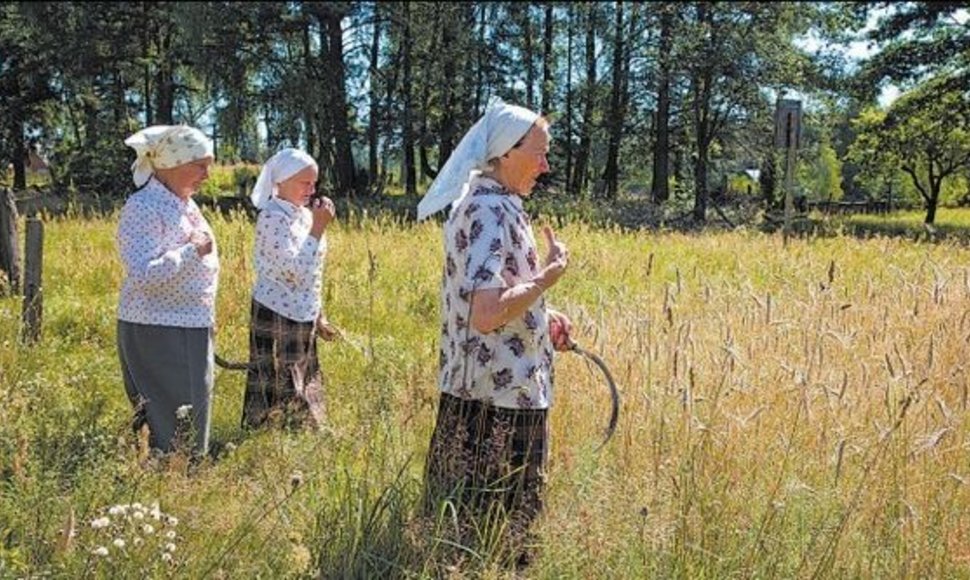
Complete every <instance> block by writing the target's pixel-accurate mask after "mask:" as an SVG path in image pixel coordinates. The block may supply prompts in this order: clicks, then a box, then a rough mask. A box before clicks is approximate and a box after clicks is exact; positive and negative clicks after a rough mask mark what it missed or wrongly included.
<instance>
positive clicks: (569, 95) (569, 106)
mask: <svg viewBox="0 0 970 580" xmlns="http://www.w3.org/2000/svg"><path fill="white" fill-rule="evenodd" d="M566 18H567V20H566V150H565V152H564V153H565V155H566V175H565V176H564V177H565V184H566V191H572V183H573V181H572V180H573V28H574V27H573V5H572V4H570V5H569V8H568V12H567V14H566Z"/></svg>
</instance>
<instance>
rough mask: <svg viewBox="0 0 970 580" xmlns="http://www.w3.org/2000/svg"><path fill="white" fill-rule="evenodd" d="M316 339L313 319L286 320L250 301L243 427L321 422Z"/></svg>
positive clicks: (321, 411) (318, 425) (310, 426)
mask: <svg viewBox="0 0 970 580" xmlns="http://www.w3.org/2000/svg"><path fill="white" fill-rule="evenodd" d="M315 339H316V325H315V324H314V323H313V322H297V321H295V320H291V319H289V318H286V317H285V316H281V315H280V314H278V313H276V312H274V311H272V310H270V309H269V308H266V307H265V306H263V305H262V304H260V303H259V302H256V301H255V300H253V301H252V311H251V318H250V324H249V370H248V371H247V374H246V395H245V399H244V401H243V414H242V424H243V427H259V426H261V425H264V424H267V423H269V424H273V425H280V426H289V427H308V428H311V429H316V428H319V427H320V426H321V425H322V424H323V418H324V400H323V377H322V375H321V373H320V363H319V361H318V360H317V346H316V340H315Z"/></svg>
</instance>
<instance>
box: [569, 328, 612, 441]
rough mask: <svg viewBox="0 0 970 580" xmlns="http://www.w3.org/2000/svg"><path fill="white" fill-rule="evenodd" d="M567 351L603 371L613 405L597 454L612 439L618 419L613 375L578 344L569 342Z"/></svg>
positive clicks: (602, 363) (593, 354)
mask: <svg viewBox="0 0 970 580" xmlns="http://www.w3.org/2000/svg"><path fill="white" fill-rule="evenodd" d="M569 350H570V351H572V352H574V353H576V354H579V355H582V356H584V357H585V358H586V359H587V360H590V361H592V362H593V363H594V364H595V365H596V366H598V367H599V368H600V370H601V371H603V377H604V378H605V379H606V386H607V387H609V388H610V398H611V399H612V403H613V406H612V409H610V424H609V425H608V426H607V427H606V437H605V438H604V439H603V442H602V443H600V444H599V446H598V447H597V448H596V452H597V453H598V452H599V451H600V450H601V449H603V447H604V446H605V445H606V444H607V443H608V442H609V440H610V438H611V437H613V432H614V431H616V423H617V421H618V420H619V418H620V392H619V391H618V390H617V389H616V382H615V381H614V380H613V374H612V373H610V369H609V368H607V366H606V363H605V362H603V359H601V358H600V357H599V356H598V355H596V354H595V353H592V352H589V351H588V350H586V349H584V348H581V347H580V346H579V345H578V344H576V343H575V342H572V341H570V344H569Z"/></svg>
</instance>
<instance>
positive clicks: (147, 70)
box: [141, 2, 155, 127]
mask: <svg viewBox="0 0 970 580" xmlns="http://www.w3.org/2000/svg"><path fill="white" fill-rule="evenodd" d="M141 11H142V19H143V20H144V22H145V23H146V28H148V30H149V33H148V34H143V35H141V42H142V44H141V47H142V58H143V59H144V62H145V65H144V67H142V71H143V74H144V79H143V82H144V83H145V87H144V88H145V92H144V97H143V98H144V105H145V125H146V126H147V127H151V126H152V125H154V124H155V115H154V111H153V110H152V67H151V65H150V64H149V59H150V58H151V41H150V36H151V32H150V31H151V16H150V14H151V13H150V8H149V6H148V3H147V2H142V3H141Z"/></svg>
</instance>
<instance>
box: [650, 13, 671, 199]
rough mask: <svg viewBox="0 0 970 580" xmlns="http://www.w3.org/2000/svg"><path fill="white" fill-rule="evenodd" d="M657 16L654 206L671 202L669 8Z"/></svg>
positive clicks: (651, 189)
mask: <svg viewBox="0 0 970 580" xmlns="http://www.w3.org/2000/svg"><path fill="white" fill-rule="evenodd" d="M661 10H662V12H661V14H660V54H659V55H658V57H657V58H658V62H657V68H658V70H657V122H656V124H655V131H656V137H655V139H654V148H653V183H652V184H651V186H650V192H651V195H652V196H653V202H654V203H662V202H665V201H667V200H668V199H670V173H669V169H670V130H669V124H670V50H671V44H672V36H673V33H672V29H673V14H672V13H671V10H672V8H671V7H670V6H667V5H664V6H663V7H662V8H661Z"/></svg>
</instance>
